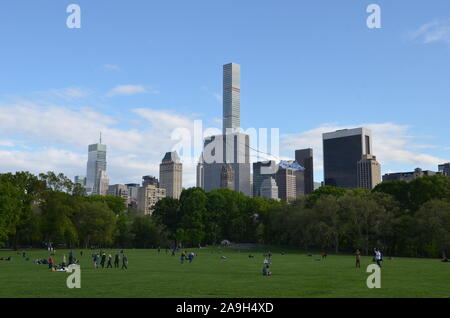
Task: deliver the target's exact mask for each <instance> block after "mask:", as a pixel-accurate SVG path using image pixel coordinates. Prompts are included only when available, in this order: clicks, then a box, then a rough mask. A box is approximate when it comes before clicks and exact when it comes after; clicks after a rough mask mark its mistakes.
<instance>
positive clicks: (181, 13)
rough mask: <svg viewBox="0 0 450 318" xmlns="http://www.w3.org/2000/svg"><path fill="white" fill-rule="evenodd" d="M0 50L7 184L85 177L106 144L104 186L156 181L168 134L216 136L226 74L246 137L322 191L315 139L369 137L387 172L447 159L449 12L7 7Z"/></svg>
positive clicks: (407, 6)
mask: <svg viewBox="0 0 450 318" xmlns="http://www.w3.org/2000/svg"><path fill="white" fill-rule="evenodd" d="M71 3H76V4H78V5H79V6H80V7H81V26H82V27H81V29H69V28H67V26H66V19H67V16H68V13H66V7H67V6H68V5H69V4H71ZM371 3H376V4H378V5H380V7H381V10H382V11H381V19H382V28H381V29H369V28H367V26H366V19H367V16H368V15H369V14H368V13H366V7H367V6H368V5H369V4H371ZM0 41H1V42H0V43H1V49H0V70H1V73H0V74H1V75H0V162H1V163H0V171H16V170H30V171H32V172H36V173H37V172H41V171H46V170H55V171H62V172H64V173H66V174H67V175H68V176H70V177H73V176H74V175H76V174H80V175H83V174H85V169H86V168H85V165H86V162H85V160H86V159H87V154H86V152H87V151H86V150H87V144H88V143H93V142H96V141H97V139H98V133H99V131H100V130H102V132H103V140H104V142H105V143H106V144H108V147H109V151H108V172H109V175H110V179H111V180H110V181H111V183H125V182H139V179H140V176H142V175H144V174H154V175H158V164H159V162H160V160H161V159H162V157H163V155H164V153H165V152H166V151H170V150H171V147H172V146H173V144H174V142H173V141H171V139H170V135H171V132H172V131H173V129H176V128H178V127H187V128H188V129H189V127H191V125H192V121H193V120H195V119H201V120H203V123H204V126H208V127H209V126H215V127H217V128H221V127H220V125H221V123H220V121H218V119H220V118H221V112H222V105H221V87H222V74H221V72H222V64H225V63H228V62H235V63H239V64H241V98H242V100H241V124H242V126H243V128H244V129H247V128H249V127H256V128H279V129H280V136H281V142H280V144H281V156H282V157H284V158H289V157H293V151H294V150H295V149H296V148H302V147H313V148H314V150H315V153H316V158H315V161H316V174H315V179H316V180H317V181H320V180H321V179H322V162H321V140H320V137H321V133H322V132H324V131H329V130H334V129H338V128H343V127H356V126H361V125H365V126H368V127H369V128H372V130H373V132H374V152H375V155H377V156H378V159H379V160H380V162H381V163H382V165H383V168H382V169H383V172H391V171H399V170H402V171H403V170H404V171H408V170H412V169H414V168H415V167H422V168H424V169H432V170H436V169H437V164H438V163H442V162H444V161H449V160H450V141H449V139H448V132H449V128H448V118H449V117H450V116H449V115H450V107H449V100H450V76H449V75H448V74H449V71H450V2H449V1H446V0H436V1H433V2H432V3H426V2H424V1H406V0H398V1H381V0H371V1H361V0H346V1H343V0H342V1H335V0H333V1H332V0H328V1H325V0H320V1H312V0H308V1H300V0H285V1H282V2H280V1H275V0H270V1H269V0H258V1H256V0H246V1H242V0H239V1H238V0H229V1H211V0H207V1H206V0H205V1H204V0H193V1H181V0H179V1H144V0H134V1H101V0H96V1H92V0H89V1H87V0H73V1H63V0H61V1H52V0H34V1H25V0H16V1H2V3H1V4H0ZM194 180H195V171H194V164H186V165H185V175H184V180H183V181H184V182H183V183H184V186H191V185H193V184H194V182H195V181H194Z"/></svg>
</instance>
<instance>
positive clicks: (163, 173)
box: [159, 151, 183, 199]
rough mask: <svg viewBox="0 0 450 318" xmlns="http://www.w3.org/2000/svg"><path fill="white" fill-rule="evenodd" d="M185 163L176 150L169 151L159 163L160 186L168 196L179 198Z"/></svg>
mask: <svg viewBox="0 0 450 318" xmlns="http://www.w3.org/2000/svg"><path fill="white" fill-rule="evenodd" d="M182 175H183V165H182V163H181V162H180V157H178V154H177V152H176V151H172V152H167V153H166V154H165V156H164V158H163V160H162V162H161V164H160V165H159V186H160V187H161V188H164V189H166V196H167V197H170V198H175V199H179V198H180V195H181V190H182Z"/></svg>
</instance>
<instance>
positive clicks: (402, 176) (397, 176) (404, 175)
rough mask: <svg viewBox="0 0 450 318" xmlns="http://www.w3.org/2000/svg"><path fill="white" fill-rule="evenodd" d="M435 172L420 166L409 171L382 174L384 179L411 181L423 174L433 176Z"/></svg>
mask: <svg viewBox="0 0 450 318" xmlns="http://www.w3.org/2000/svg"><path fill="white" fill-rule="evenodd" d="M435 174H436V172H434V171H430V170H422V169H420V168H416V169H414V171H411V172H395V173H386V174H385V175H383V182H384V181H406V182H409V181H413V180H415V179H417V178H421V177H424V176H434V175H435Z"/></svg>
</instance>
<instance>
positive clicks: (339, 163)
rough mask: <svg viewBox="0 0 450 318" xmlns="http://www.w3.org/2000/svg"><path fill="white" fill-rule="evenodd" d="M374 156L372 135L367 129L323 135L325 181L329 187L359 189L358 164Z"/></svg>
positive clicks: (344, 130)
mask: <svg viewBox="0 0 450 318" xmlns="http://www.w3.org/2000/svg"><path fill="white" fill-rule="evenodd" d="M370 154H372V133H371V131H370V130H369V129H366V128H355V129H343V130H338V131H335V132H329V133H324V134H323V164H324V181H325V185H327V186H335V187H342V188H357V187H358V171H357V170H358V169H357V168H358V162H359V161H360V160H361V158H362V156H363V155H370Z"/></svg>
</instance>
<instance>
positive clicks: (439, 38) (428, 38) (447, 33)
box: [409, 19, 450, 44]
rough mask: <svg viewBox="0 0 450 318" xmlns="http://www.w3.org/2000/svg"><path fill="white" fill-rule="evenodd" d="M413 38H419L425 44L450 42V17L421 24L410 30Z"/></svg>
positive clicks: (410, 35)
mask: <svg viewBox="0 0 450 318" xmlns="http://www.w3.org/2000/svg"><path fill="white" fill-rule="evenodd" d="M409 37H410V38H411V39H412V40H418V41H420V42H421V43H423V44H430V43H436V42H444V43H447V44H450V19H446V20H443V19H436V20H433V21H431V22H429V23H426V24H424V25H422V26H420V27H419V28H418V29H417V30H415V31H413V32H410V34H409Z"/></svg>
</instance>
